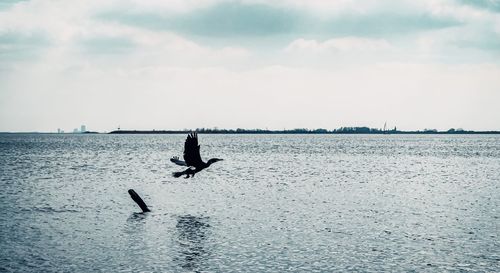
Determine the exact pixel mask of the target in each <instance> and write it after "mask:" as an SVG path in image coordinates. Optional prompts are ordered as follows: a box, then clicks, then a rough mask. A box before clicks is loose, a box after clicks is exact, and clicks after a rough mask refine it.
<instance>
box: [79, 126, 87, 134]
mask: <svg viewBox="0 0 500 273" xmlns="http://www.w3.org/2000/svg"><path fill="white" fill-rule="evenodd" d="M85 132H87V126H85V125H82V126H80V133H85Z"/></svg>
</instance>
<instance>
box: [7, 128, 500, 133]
mask: <svg viewBox="0 0 500 273" xmlns="http://www.w3.org/2000/svg"><path fill="white" fill-rule="evenodd" d="M191 132H197V133H199V134H218V135H500V131H470V130H455V129H450V130H447V131H437V130H434V129H432V130H422V131H420V130H419V131H400V130H388V131H383V130H380V129H372V128H367V127H342V128H339V129H334V130H326V129H314V130H309V129H292V130H261V129H236V130H233V129H204V128H202V129H194V130H115V131H111V132H95V131H87V132H83V133H81V132H79V133H73V132H70V133H57V132H0V134H54V135H88V134H112V135H127V134H129V135H176V134H188V133H191Z"/></svg>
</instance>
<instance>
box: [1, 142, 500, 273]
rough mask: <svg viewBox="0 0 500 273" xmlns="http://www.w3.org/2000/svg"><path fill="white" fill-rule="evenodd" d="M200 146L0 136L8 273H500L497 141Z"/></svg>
mask: <svg viewBox="0 0 500 273" xmlns="http://www.w3.org/2000/svg"><path fill="white" fill-rule="evenodd" d="M199 138H200V143H201V145H202V146H201V152H202V157H203V158H204V159H205V160H206V159H208V158H209V157H220V158H224V159H225V160H224V161H222V162H217V163H215V164H214V165H212V166H211V167H210V168H209V169H207V170H204V171H202V172H200V173H198V174H197V175H196V176H195V177H194V178H193V179H183V178H178V179H176V178H173V177H172V176H171V172H172V171H179V170H182V169H183V168H182V167H178V166H175V165H173V164H172V163H170V162H169V161H168V159H169V157H170V156H173V155H178V156H182V149H183V145H184V139H185V136H184V135H41V134H39V135H37V134H3V135H0V179H1V181H0V185H1V192H0V209H1V213H0V243H1V248H0V259H1V260H0V272H10V271H12V272H51V271H57V272H96V271H100V272H139V271H141V272H285V271H289V272H335V271H364V272H380V271H416V272H421V271H429V272H436V271H438V272H442V271H479V272H495V271H496V272H498V271H500V239H499V236H500V219H499V218H500V211H499V208H500V136H432V135H429V136H412V135H404V136H403V135H384V136H366V135H349V136H347V135H346V136H339V135H199ZM130 188H132V189H135V191H137V192H138V193H139V194H140V195H141V196H142V197H143V199H144V200H145V202H146V203H147V204H148V205H149V206H150V207H151V209H152V212H150V213H145V214H142V213H139V212H140V209H139V207H138V206H137V205H136V204H135V203H134V202H133V201H132V199H130V197H129V195H128V193H127V190H128V189H130Z"/></svg>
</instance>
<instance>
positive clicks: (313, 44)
mask: <svg viewBox="0 0 500 273" xmlns="http://www.w3.org/2000/svg"><path fill="white" fill-rule="evenodd" d="M389 49H391V45H390V44H389V42H387V41H386V40H384V39H368V38H360V37H344V38H334V39H330V40H326V41H324V42H318V41H316V40H306V39H297V40H295V41H293V42H291V43H290V44H289V45H288V46H287V47H286V48H285V52H296V51H310V52H316V53H321V52H332V51H343V52H346V51H348V52H349V51H371V52H374V51H380V50H389Z"/></svg>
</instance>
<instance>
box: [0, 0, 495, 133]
mask: <svg viewBox="0 0 500 273" xmlns="http://www.w3.org/2000/svg"><path fill="white" fill-rule="evenodd" d="M499 105H500V0H475V1H473V0H470V1H469V0H419V1H413V0H363V1H361V0H338V1H314V0H289V1H286V0H276V1H263V0H245V1H229V0H202V1H200V0H198V1H194V0H172V1H160V0H149V1H148V0H145V1H140V0H109V1H108V0H81V1H80V0H73V1H63V0H52V1H49V0H25V1H20V0H3V1H1V2H0V131H56V130H57V128H61V129H64V130H66V131H70V130H72V129H73V128H77V127H79V126H80V125H81V124H85V125H87V127H88V129H90V130H97V131H110V130H113V129H116V128H117V127H118V126H121V128H123V129H183V128H198V127H210V128H211V127H219V128H269V129H283V128H287V129H291V128H327V129H333V128H337V127H340V126H370V127H376V128H380V127H382V126H383V124H384V122H386V121H387V124H388V126H391V127H392V126H397V127H398V128H400V129H406V130H411V129H424V128H436V129H440V130H443V129H448V128H452V127H453V128H465V129H472V130H500V106H499Z"/></svg>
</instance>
